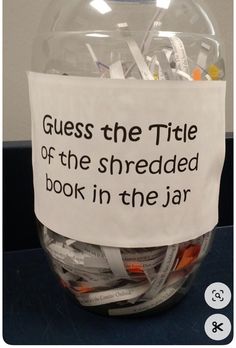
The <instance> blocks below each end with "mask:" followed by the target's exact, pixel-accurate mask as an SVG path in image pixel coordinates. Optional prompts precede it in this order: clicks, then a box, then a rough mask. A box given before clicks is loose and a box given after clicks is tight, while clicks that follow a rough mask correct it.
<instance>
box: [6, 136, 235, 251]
mask: <svg viewBox="0 0 236 348" xmlns="http://www.w3.org/2000/svg"><path fill="white" fill-rule="evenodd" d="M33 201H34V198H33V179H32V165H31V143H30V142H28V141H27V142H24V141H21V142H5V143H4V144H3V245H4V250H5V251H10V250H20V249H30V248H37V247H39V246H40V244H39V240H38V236H37V228H36V220H35V215H34V209H33ZM219 209H220V211H219V213H220V214H219V226H229V225H233V139H227V140H226V160H225V165H224V170H223V174H222V180H221V191H220V205H219Z"/></svg>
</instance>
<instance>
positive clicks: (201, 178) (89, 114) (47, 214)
mask: <svg viewBox="0 0 236 348" xmlns="http://www.w3.org/2000/svg"><path fill="white" fill-rule="evenodd" d="M225 89H226V85H225V82H207V81H206V82H184V81H162V82H160V81H159V82H158V81H142V80H111V79H96V78H83V77H69V76H57V75H48V74H38V73H29V90H30V103H31V113H32V144H33V171H34V192H35V213H36V216H37V218H38V219H39V220H40V221H41V222H42V223H43V224H45V225H46V226H47V227H48V228H50V229H51V230H53V231H55V232H57V233H59V234H61V235H63V236H66V237H69V238H72V239H76V240H79V241H83V242H87V243H92V244H99V245H105V246H115V247H153V246H161V245H170V244H174V243H179V242H183V241H186V240H190V239H192V238H196V237H198V236H200V235H202V234H204V233H206V232H208V231H210V230H212V229H213V228H214V227H215V225H216V224H217V222H218V197H219V186H220V177H221V172H222V167H223V162H224V155H225Z"/></svg>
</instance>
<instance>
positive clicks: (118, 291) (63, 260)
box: [32, 0, 225, 316]
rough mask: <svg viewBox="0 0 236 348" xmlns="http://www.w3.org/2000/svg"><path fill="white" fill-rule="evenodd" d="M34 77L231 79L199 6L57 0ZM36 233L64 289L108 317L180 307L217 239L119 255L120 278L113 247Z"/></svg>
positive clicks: (192, 1) (177, 1)
mask: <svg viewBox="0 0 236 348" xmlns="http://www.w3.org/2000/svg"><path fill="white" fill-rule="evenodd" d="M117 62H119V65H118V66H117V65H115V64H116V63H117ZM114 66H116V69H113V68H114ZM111 67H112V68H111ZM146 68H147V69H146ZM145 69H146V70H145ZM32 70H33V71H35V72H41V73H46V74H60V75H73V76H85V77H94V78H122V79H145V80H148V79H151V80H156V83H161V80H178V81H186V80H188V81H192V83H194V81H199V80H202V81H204V80H212V81H214V80H224V78H225V67H224V60H223V53H222V44H221V42H220V39H219V34H218V31H217V28H216V24H215V23H214V20H213V18H212V16H210V15H209V9H206V7H205V4H204V6H203V3H202V1H200V0H145V1H143V0H137V1H136V0H126V1H121V0H120V1H119V0H118V1H116V0H107V1H105V0H93V1H89V0H70V1H68V0H55V1H53V2H52V4H51V5H50V6H49V8H47V10H46V11H45V14H44V16H43V19H42V22H41V25H40V29H39V33H38V36H37V38H36V40H35V42H34V47H33V61H32ZM147 71H148V73H147ZM79 228H80V227H79V226H78V229H79ZM39 233H40V240H41V243H42V246H43V247H44V249H45V250H46V252H47V254H48V256H49V259H50V262H51V264H52V267H53V269H54V271H55V272H56V274H57V276H58V278H59V279H60V282H61V284H62V285H63V286H64V287H65V288H66V289H67V290H68V291H69V293H70V294H72V295H73V297H74V298H75V299H76V300H77V301H78V302H79V303H80V304H81V305H83V306H85V307H86V308H88V309H89V310H93V311H96V312H99V313H102V314H108V315H111V316H115V315H143V314H146V313H148V314H149V313H152V312H158V311H161V310H163V309H167V308H169V307H170V306H171V305H173V304H174V303H176V302H178V301H179V300H180V299H181V298H182V297H183V296H184V295H185V294H186V292H187V291H188V290H189V288H190V286H191V283H192V280H193V279H194V276H195V275H196V272H197V270H198V268H199V266H200V264H201V262H202V260H203V259H204V257H205V256H206V255H207V253H208V251H209V248H210V245H211V241H212V238H213V232H211V231H210V232H209V231H206V233H205V234H204V235H203V236H201V237H199V238H197V239H195V240H190V241H185V242H183V243H180V244H178V245H174V246H163V247H155V246H153V248H135V249H134V248H121V249H119V255H120V256H121V258H122V261H123V266H124V269H125V272H126V274H127V275H128V276H127V277H126V276H124V277H122V276H121V275H120V276H118V275H117V274H116V271H115V270H114V269H111V268H110V265H109V262H108V261H109V260H108V258H109V257H108V254H109V252H108V254H106V252H105V251H104V250H106V247H104V246H100V245H91V244H87V243H83V242H81V241H79V240H71V239H68V238H66V237H64V236H62V235H59V234H57V233H56V231H51V230H49V229H48V228H47V226H44V225H42V224H41V223H40V222H39ZM111 249H116V248H111ZM117 249H118V248H117ZM113 251H114V250H113ZM85 259H86V260H87V261H86V263H85V262H84V260H85Z"/></svg>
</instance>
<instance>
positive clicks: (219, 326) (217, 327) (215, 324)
mask: <svg viewBox="0 0 236 348" xmlns="http://www.w3.org/2000/svg"><path fill="white" fill-rule="evenodd" d="M212 325H213V326H214V327H213V329H212V332H213V333H217V331H218V330H220V331H224V330H223V329H221V326H222V325H223V323H220V324H217V322H216V321H213V323H212Z"/></svg>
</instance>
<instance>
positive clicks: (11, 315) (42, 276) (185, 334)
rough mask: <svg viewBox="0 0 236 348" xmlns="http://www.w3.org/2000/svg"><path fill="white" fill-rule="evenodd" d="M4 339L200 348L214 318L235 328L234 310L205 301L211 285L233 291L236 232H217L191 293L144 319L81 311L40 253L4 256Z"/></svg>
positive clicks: (207, 342) (39, 251) (229, 229)
mask: <svg viewBox="0 0 236 348" xmlns="http://www.w3.org/2000/svg"><path fill="white" fill-rule="evenodd" d="M3 266H4V267H3V270H4V273H3V275H4V281H3V287H4V289H3V290H4V293H3V336H4V339H5V341H6V342H7V343H8V344H32V345H34V344H40V345H42V344H55V345H64V344H71V345H73V344H78V345H88V344H91V345H108V344H110V345H117V344H120V345H125V344H127V345H135V344H136V345H141V344H142V345H148V344H150V345H151V344H155V345H160V344H163V345H165V344H170V345H172V344H173V345H180V344H181V345H191V344H194V345H195V344H196V345H201V344H206V345H208V344H227V343H229V342H231V340H232V336H233V333H231V335H230V336H229V337H228V338H226V339H225V340H223V341H218V342H217V341H212V340H211V339H209V338H208V337H207V336H206V334H205V332H204V323H205V321H206V319H207V318H208V317H209V316H210V315H212V314H215V313H221V314H224V315H226V316H227V317H228V318H229V319H230V320H231V322H232V320H233V304H232V301H231V303H230V304H229V305H228V306H227V307H226V308H224V309H222V310H214V309H212V308H210V307H209V306H208V305H207V304H206V302H205V300H204V291H205V289H206V287H207V286H208V285H209V284H211V283H213V282H222V283H225V284H227V285H228V286H229V287H230V289H231V290H232V286H233V280H232V279H233V228H232V227H225V228H219V229H217V231H216V234H215V239H214V243H213V246H212V250H211V252H210V253H209V255H208V256H207V257H206V259H205V261H204V262H203V264H202V266H201V269H200V271H199V273H198V275H197V277H196V279H195V282H194V284H193V286H192V288H191V290H190V292H189V293H188V294H187V295H186V296H185V298H184V299H183V300H182V301H181V302H179V303H178V304H177V305H175V306H174V307H172V308H171V309H169V310H168V311H167V312H164V313H161V314H156V315H154V316H150V317H142V318H125V317H123V318H121V317H118V318H110V317H103V316H100V315H98V314H93V313H91V312H88V311H86V310H85V309H83V308H81V307H80V306H79V305H77V304H76V303H75V302H73V301H72V299H71V298H70V297H69V296H68V295H67V294H66V293H65V292H64V290H63V289H62V288H61V287H60V285H59V284H58V283H57V280H56V278H55V277H54V275H53V273H52V271H51V270H50V268H49V264H48V261H47V258H46V256H45V254H44V252H43V251H42V249H34V250H22V251H17V252H8V253H5V254H4V264H3Z"/></svg>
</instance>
